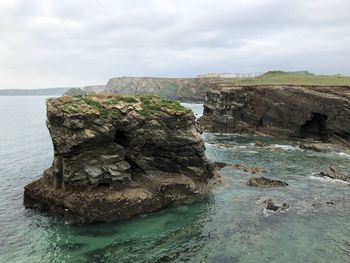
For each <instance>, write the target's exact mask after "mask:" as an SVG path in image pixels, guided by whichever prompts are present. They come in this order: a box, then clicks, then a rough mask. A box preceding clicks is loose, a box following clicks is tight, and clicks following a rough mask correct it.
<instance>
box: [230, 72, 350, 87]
mask: <svg viewBox="0 0 350 263" xmlns="http://www.w3.org/2000/svg"><path fill="white" fill-rule="evenodd" d="M233 82H235V83H237V84H244V85H260V84H261V85H262V84H275V85H283V84H291V85H320V86H341V85H349V86H350V77H348V76H335V75H334V76H331V75H314V74H307V73H306V74H305V73H300V74H299V73H288V72H283V71H269V72H266V73H265V74H264V75H262V76H259V77H256V78H245V79H238V80H234V81H233Z"/></svg>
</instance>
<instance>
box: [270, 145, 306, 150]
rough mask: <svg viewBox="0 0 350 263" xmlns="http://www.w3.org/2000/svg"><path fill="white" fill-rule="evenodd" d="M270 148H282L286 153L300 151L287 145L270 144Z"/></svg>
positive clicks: (296, 147)
mask: <svg viewBox="0 0 350 263" xmlns="http://www.w3.org/2000/svg"><path fill="white" fill-rule="evenodd" d="M270 147H272V148H282V149H283V150H286V151H302V150H301V149H300V148H299V147H298V146H293V145H287V144H272V145H271V146H270Z"/></svg>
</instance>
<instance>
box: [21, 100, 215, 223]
mask: <svg viewBox="0 0 350 263" xmlns="http://www.w3.org/2000/svg"><path fill="white" fill-rule="evenodd" d="M47 127H48V129H49V131H50V135H51V137H52V142H53V145H54V161H53V164H52V166H51V167H50V168H49V169H47V170H46V171H45V172H44V176H43V177H42V178H41V179H39V180H37V181H35V182H33V183H31V184H29V185H27V186H26V187H25V196H24V197H25V205H26V207H39V208H41V209H43V210H49V211H51V212H54V213H58V214H61V215H64V216H65V217H67V218H69V219H71V220H73V222H79V223H82V222H95V221H97V222H101V221H111V220H117V219H125V218H129V217H132V216H134V215H137V214H140V213H144V212H150V211H153V210H156V209H159V208H161V207H163V206H164V205H167V204H169V203H171V202H173V201H176V200H182V199H185V198H189V197H196V196H202V195H204V194H207V193H208V192H209V189H210V187H209V185H210V181H212V180H211V179H212V178H213V177H214V172H213V167H212V165H211V164H210V163H209V162H208V161H207V159H206V157H205V147H204V144H203V141H202V139H201V137H200V135H199V133H198V132H197V130H196V127H195V122H194V116H193V113H192V112H191V111H189V110H187V109H185V108H183V107H182V106H181V105H180V104H178V103H177V102H173V101H168V100H164V99H160V98H159V97H131V96H120V95H114V96H113V95H90V96H80V97H61V98H55V99H49V100H48V101H47Z"/></svg>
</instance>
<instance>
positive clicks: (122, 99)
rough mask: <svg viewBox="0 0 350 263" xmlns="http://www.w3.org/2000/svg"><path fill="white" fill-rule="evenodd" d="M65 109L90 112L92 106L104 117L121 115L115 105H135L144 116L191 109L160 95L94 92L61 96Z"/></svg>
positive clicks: (182, 112)
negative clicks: (91, 93)
mask: <svg viewBox="0 0 350 263" xmlns="http://www.w3.org/2000/svg"><path fill="white" fill-rule="evenodd" d="M60 101H61V103H62V104H63V105H64V110H65V111H66V112H68V113H79V112H86V113H87V112H89V111H91V110H90V109H91V108H92V109H93V110H96V111H98V112H99V113H100V114H101V116H102V117H104V118H117V117H120V116H121V112H120V110H119V109H118V108H115V107H113V106H116V105H119V106H118V107H120V108H122V107H123V105H125V104H126V105H129V104H130V105H134V104H136V105H134V109H135V110H136V111H138V112H139V113H140V114H141V115H143V116H147V117H148V116H152V115H153V114H156V113H161V112H163V113H166V114H170V115H178V114H186V113H188V112H189V111H190V110H188V109H186V108H185V107H183V106H182V105H181V104H180V103H179V102H177V101H172V100H167V99H162V98H160V97H158V96H127V95H119V94H116V95H114V94H94V95H78V96H74V97H68V96H66V97H61V98H60Z"/></svg>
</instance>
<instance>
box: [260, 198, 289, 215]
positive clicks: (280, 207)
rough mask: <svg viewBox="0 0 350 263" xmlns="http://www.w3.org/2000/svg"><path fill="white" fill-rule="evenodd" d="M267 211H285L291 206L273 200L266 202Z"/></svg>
mask: <svg viewBox="0 0 350 263" xmlns="http://www.w3.org/2000/svg"><path fill="white" fill-rule="evenodd" d="M265 204H266V209H267V210H271V211H275V212H276V211H285V210H287V209H288V208H289V205H288V204H287V203H283V204H279V203H276V202H275V201H274V200H272V199H271V198H270V199H268V200H266V201H265Z"/></svg>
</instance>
